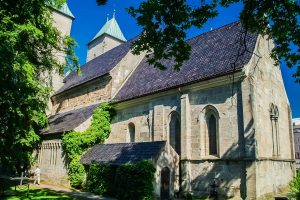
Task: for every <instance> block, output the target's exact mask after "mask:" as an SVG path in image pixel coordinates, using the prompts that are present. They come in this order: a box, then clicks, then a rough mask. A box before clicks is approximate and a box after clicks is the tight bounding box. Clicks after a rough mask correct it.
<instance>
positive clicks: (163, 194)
mask: <svg viewBox="0 0 300 200" xmlns="http://www.w3.org/2000/svg"><path fill="white" fill-rule="evenodd" d="M160 181H161V184H160V198H161V199H162V200H165V199H170V169H169V168H168V167H164V168H163V169H162V170H161V177H160Z"/></svg>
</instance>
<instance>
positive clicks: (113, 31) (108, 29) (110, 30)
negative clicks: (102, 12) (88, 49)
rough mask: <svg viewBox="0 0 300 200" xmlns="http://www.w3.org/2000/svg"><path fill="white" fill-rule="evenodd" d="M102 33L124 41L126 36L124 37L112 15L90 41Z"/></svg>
mask: <svg viewBox="0 0 300 200" xmlns="http://www.w3.org/2000/svg"><path fill="white" fill-rule="evenodd" d="M103 34H107V35H110V36H112V37H114V38H117V39H118V40H121V41H123V42H126V38H125V37H124V35H123V33H122V31H121V29H120V27H119V25H118V22H117V20H116V19H115V17H113V18H112V19H111V20H109V21H107V22H106V23H105V24H104V26H103V27H102V28H101V29H100V31H99V32H98V33H97V34H96V36H95V37H94V38H93V39H92V40H91V42H92V41H93V40H95V39H97V38H98V37H100V36H101V35H103Z"/></svg>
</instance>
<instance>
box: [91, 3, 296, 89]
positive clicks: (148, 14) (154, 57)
mask: <svg viewBox="0 0 300 200" xmlns="http://www.w3.org/2000/svg"><path fill="white" fill-rule="evenodd" d="M96 1H97V3H98V5H105V4H106V2H107V0H96ZM237 2H242V3H243V5H244V7H243V10H242V11H241V13H240V19H241V22H242V24H243V25H244V27H245V28H246V30H249V31H252V32H254V33H258V34H262V35H264V36H265V35H267V36H268V37H269V38H270V39H273V40H274V42H275V44H276V47H275V48H274V49H273V50H272V53H271V56H272V57H273V58H274V59H275V60H276V61H277V63H279V61H281V60H283V61H285V62H286V63H287V66H288V67H290V68H291V67H293V66H295V67H296V68H297V70H296V72H295V74H294V75H293V76H294V77H295V80H296V82H298V83H300V65H299V64H300V49H299V47H300V40H299V38H300V28H299V13H300V2H299V1H296V0H281V1H277V0H210V1H208V0H206V1H205V0H200V1H199V4H198V6H194V5H193V6H192V5H191V4H189V1H187V0H145V1H143V2H142V3H141V4H140V5H139V6H138V7H137V8H134V7H130V8H129V9H128V12H129V14H131V15H132V16H133V17H134V18H136V20H137V23H138V25H140V26H141V27H142V29H143V34H142V35H141V36H140V37H139V38H138V39H137V40H136V41H135V42H134V43H133V46H132V48H133V52H134V53H136V54H139V53H140V52H142V51H146V52H147V53H148V55H147V56H148V62H149V63H150V64H152V65H153V66H154V67H157V68H159V69H164V66H163V65H162V64H161V62H160V61H161V60H162V59H172V60H174V61H175V64H174V69H175V70H179V69H180V67H181V66H182V63H183V62H184V61H186V60H187V59H189V55H190V51H191V48H190V46H189V45H188V44H187V43H186V42H185V39H186V31H187V30H188V29H189V28H191V27H192V26H194V27H197V28H201V27H202V26H203V25H204V24H205V23H206V22H207V20H208V19H211V18H213V17H215V16H217V15H218V12H217V9H216V8H217V6H223V7H228V6H230V5H231V4H233V3H237ZM241 42H243V41H241ZM293 47H294V48H293Z"/></svg>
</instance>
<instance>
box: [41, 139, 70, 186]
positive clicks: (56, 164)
mask: <svg viewBox="0 0 300 200" xmlns="http://www.w3.org/2000/svg"><path fill="white" fill-rule="evenodd" d="M36 156H37V160H36V165H38V166H39V167H40V168H41V179H42V181H43V182H48V183H54V184H59V185H64V186H69V180H68V176H67V162H66V157H65V154H64V152H63V149H62V144H61V140H59V139H49V140H43V142H42V143H41V145H40V146H39V147H38V149H37V150H36Z"/></svg>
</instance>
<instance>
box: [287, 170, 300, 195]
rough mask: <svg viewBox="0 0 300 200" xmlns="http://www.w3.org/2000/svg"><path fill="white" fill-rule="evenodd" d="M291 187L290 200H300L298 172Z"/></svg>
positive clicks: (299, 174) (299, 175)
mask: <svg viewBox="0 0 300 200" xmlns="http://www.w3.org/2000/svg"><path fill="white" fill-rule="evenodd" d="M289 187H290V193H289V197H290V199H296V200H299V199H300V173H299V172H298V173H297V175H296V176H295V177H294V179H293V180H292V181H291V182H290V184H289Z"/></svg>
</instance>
